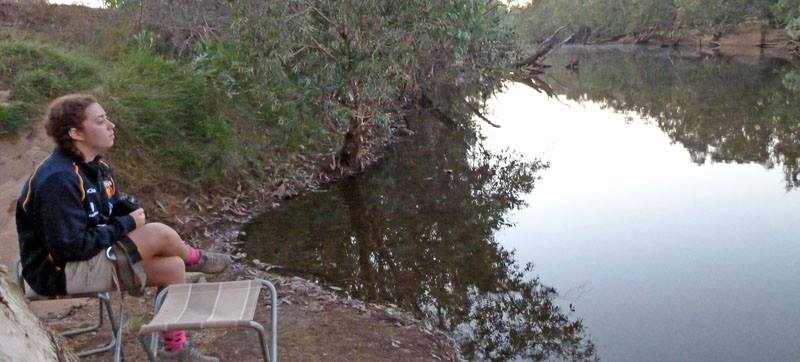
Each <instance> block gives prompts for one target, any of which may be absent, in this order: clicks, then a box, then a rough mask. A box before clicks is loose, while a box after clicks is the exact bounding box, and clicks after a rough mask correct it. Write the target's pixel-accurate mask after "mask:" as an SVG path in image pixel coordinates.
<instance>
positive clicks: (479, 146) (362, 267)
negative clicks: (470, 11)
mask: <svg viewBox="0 0 800 362" xmlns="http://www.w3.org/2000/svg"><path fill="white" fill-rule="evenodd" d="M575 59H579V60H580V62H581V67H580V72H569V71H566V70H564V69H563V67H561V65H562V64H565V63H567V62H569V61H572V60H575ZM552 62H553V63H554V68H552V71H551V72H550V75H549V77H550V78H548V79H547V80H548V82H549V83H550V84H552V85H553V86H554V88H555V89H556V91H557V93H559V94H560V96H559V99H552V98H547V97H546V96H543V95H541V94H539V93H536V92H535V91H533V90H531V89H529V88H527V87H525V86H522V85H509V87H508V89H507V90H506V91H505V92H503V93H502V94H498V95H497V96H496V97H495V98H494V99H493V100H491V102H490V104H489V115H490V118H492V119H493V120H494V121H495V122H496V123H499V124H501V125H502V128H499V129H495V128H491V127H482V130H481V134H482V135H483V136H485V140H483V141H482V142H481V141H477V140H476V139H474V138H472V137H469V135H468V134H467V135H462V134H461V133H460V132H457V131H454V130H452V129H443V128H442V127H434V126H432V125H431V124H432V122H422V123H421V124H422V125H424V126H425V127H427V128H424V129H420V132H419V133H418V137H416V138H415V139H414V140H413V141H411V142H407V143H404V144H401V145H399V146H398V147H397V149H396V151H395V153H394V154H393V155H392V156H390V157H389V158H388V159H387V160H386V162H384V163H382V164H381V165H379V166H378V167H376V168H375V169H373V170H371V171H370V172H368V173H366V174H365V175H363V176H361V177H358V178H354V179H349V180H347V181H345V182H342V183H340V184H338V185H334V186H332V187H331V188H330V189H328V190H323V191H322V192H319V193H315V194H311V195H309V196H306V197H302V198H298V199H295V200H292V201H289V202H288V203H287V204H286V205H285V206H283V207H282V208H281V209H279V210H277V211H275V212H271V213H269V214H267V215H264V217H262V218H260V219H259V220H257V221H256V222H254V223H253V224H252V225H250V226H249V228H248V234H247V237H246V238H247V239H246V241H247V244H246V245H247V247H246V249H247V251H248V254H250V255H251V256H255V257H260V258H261V259H262V260H264V259H266V260H267V261H268V262H270V263H273V264H278V265H282V266H284V269H283V270H284V271H285V272H286V273H290V274H300V275H305V276H311V277H315V278H317V279H319V280H321V281H323V282H325V283H329V284H332V285H336V286H339V287H341V288H344V289H345V290H346V292H348V293H350V294H351V295H353V296H355V297H358V298H362V299H364V300H369V301H376V302H384V303H394V304H397V305H399V306H401V307H403V308H406V309H408V310H411V311H413V312H415V313H417V314H418V315H420V316H421V317H423V318H425V319H426V320H428V321H429V322H430V323H433V324H436V325H438V326H439V327H441V328H445V329H448V330H451V331H453V333H454V335H456V337H457V338H458V340H459V341H460V342H461V343H462V346H463V349H464V351H465V354H466V355H467V356H468V357H469V358H473V359H500V360H581V359H593V358H595V357H597V358H600V359H602V360H607V361H798V360H800V338H798V337H799V336H800V332H798V330H800V310H799V309H798V305H799V304H800V237H798V235H800V233H798V230H797V225H799V224H800V192H798V190H796V188H797V187H798V186H800V181H799V180H798V175H797V172H798V161H799V160H800V107H798V101H799V100H800V98H798V97H799V96H798V95H799V94H800V93H798V91H800V76H798V75H797V74H798V72H797V70H796V69H794V68H793V67H792V66H791V65H789V64H786V63H785V62H782V61H777V60H760V61H742V60H734V59H720V58H709V59H703V58H700V57H695V56H693V55H691V54H689V55H685V54H678V53H670V52H663V51H649V52H630V51H617V50H600V51H598V50H594V51H591V52H589V51H583V50H575V51H566V52H562V53H561V54H558V55H556V56H555V57H554V58H553V59H552ZM420 127H422V126H420ZM443 155H444V157H443ZM512 251H514V252H513V253H512ZM529 263H532V265H529ZM526 265H527V267H526Z"/></svg>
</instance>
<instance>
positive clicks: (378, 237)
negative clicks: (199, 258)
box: [245, 122, 596, 360]
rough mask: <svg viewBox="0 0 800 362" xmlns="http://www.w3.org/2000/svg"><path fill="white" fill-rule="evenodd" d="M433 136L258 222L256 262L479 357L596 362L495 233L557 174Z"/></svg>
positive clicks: (427, 132) (468, 141)
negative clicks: (422, 326) (411, 319)
mask: <svg viewBox="0 0 800 362" xmlns="http://www.w3.org/2000/svg"><path fill="white" fill-rule="evenodd" d="M422 127H423V128H424V129H422V130H420V132H418V135H417V136H415V137H414V140H413V141H409V142H406V143H402V144H399V145H397V146H396V147H395V149H394V151H393V154H392V155H390V156H389V157H387V159H386V160H385V161H384V162H382V163H381V164H380V165H378V166H377V167H375V168H374V169H373V170H371V171H369V172H368V173H367V174H365V175H362V176H359V177H355V178H349V179H346V180H344V181H342V182H340V183H338V184H336V185H334V186H333V187H332V188H331V189H330V190H327V191H326V192H320V193H315V194H311V195H307V196H304V197H301V198H298V199H295V200H291V201H289V202H287V203H286V205H285V206H284V207H283V208H281V209H279V210H275V211H273V212H270V213H268V214H266V215H264V216H263V217H261V218H260V219H258V220H256V221H255V222H254V223H253V224H251V225H250V226H249V227H248V228H247V230H246V231H247V233H246V237H245V241H246V243H245V245H246V249H247V250H246V251H247V252H248V255H251V256H253V257H258V258H261V259H262V260H267V261H269V262H270V263H273V264H278V265H283V266H286V270H287V271H288V272H289V273H297V274H301V275H306V276H315V277H317V278H318V279H321V280H323V281H325V282H328V283H332V284H334V285H338V286H341V287H342V288H345V289H346V291H347V292H348V293H350V294H351V295H353V296H354V297H357V298H360V299H363V300H366V301H370V302H380V303H393V304H396V305H399V306H401V307H402V308H404V309H407V310H411V311H414V312H415V313H417V314H418V315H420V316H421V317H422V318H423V319H425V320H428V321H431V322H433V323H435V324H436V325H438V326H439V327H440V328H443V329H445V330H449V331H452V332H453V333H454V334H455V335H456V337H457V338H458V340H459V341H460V342H461V345H462V349H463V352H464V354H465V355H466V356H467V357H469V358H472V359H481V360H487V359H490V360H508V359H514V358H524V359H531V360H547V359H565V360H594V359H596V355H595V349H594V345H593V344H592V342H591V341H589V340H588V338H587V336H586V335H585V330H584V327H583V325H582V323H581V321H580V320H576V319H574V318H573V319H571V318H570V316H569V315H568V312H565V311H563V310H561V309H560V308H559V307H558V306H556V305H555V304H554V301H553V299H554V298H555V297H556V295H557V294H556V291H555V290H554V289H553V288H550V287H547V286H544V285H542V284H541V283H540V281H539V279H538V278H534V279H531V277H530V275H531V274H532V273H531V271H532V270H531V269H530V268H531V267H530V266H528V267H527V268H521V267H519V266H518V265H516V264H515V261H514V255H513V253H512V252H509V251H507V250H504V249H503V248H502V247H501V246H500V245H499V244H498V242H497V241H496V240H495V239H494V236H493V235H494V233H495V232H496V231H497V230H498V229H500V228H501V227H503V226H507V225H509V222H508V220H507V219H506V214H507V213H508V212H509V211H510V210H514V209H517V208H519V207H521V206H523V205H524V201H523V199H522V196H523V194H525V193H528V192H530V191H531V190H532V189H533V187H534V182H535V180H536V179H537V175H536V173H537V171H538V170H540V169H541V168H543V167H546V165H544V164H542V163H541V162H538V161H535V162H525V161H522V160H520V158H519V157H518V156H517V155H516V154H514V153H512V152H510V151H507V152H503V153H501V154H494V153H490V152H489V151H487V150H486V149H484V148H482V147H481V146H480V142H479V141H476V138H477V137H475V136H474V135H472V136H470V135H468V134H466V132H464V133H465V134H462V132H456V131H454V130H452V129H447V128H443V127H439V126H437V123H435V122H423V123H422Z"/></svg>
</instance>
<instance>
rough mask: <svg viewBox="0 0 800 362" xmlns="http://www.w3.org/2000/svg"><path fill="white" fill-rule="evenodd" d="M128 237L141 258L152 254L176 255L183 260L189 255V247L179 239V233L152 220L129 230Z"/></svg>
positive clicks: (152, 255) (161, 255) (145, 258)
mask: <svg viewBox="0 0 800 362" xmlns="http://www.w3.org/2000/svg"><path fill="white" fill-rule="evenodd" d="M128 237H129V238H131V240H133V243H134V244H136V248H137V249H139V254H140V255H141V256H142V259H144V260H148V259H150V258H152V257H154V256H158V257H170V256H178V257H180V258H181V259H183V260H186V257H188V256H189V252H190V249H189V247H188V246H187V245H186V244H185V243H184V242H183V240H181V237H180V235H178V233H177V232H176V231H175V230H173V229H172V228H171V227H169V226H167V225H164V224H162V223H158V222H154V223H149V224H145V225H143V226H141V227H138V228H136V229H134V230H133V231H131V232H130V233H129V234H128Z"/></svg>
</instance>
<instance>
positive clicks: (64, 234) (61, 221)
mask: <svg viewBox="0 0 800 362" xmlns="http://www.w3.org/2000/svg"><path fill="white" fill-rule="evenodd" d="M116 186H117V185H116V183H115V181H114V177H113V175H112V172H111V168H110V167H108V165H107V164H106V163H105V162H103V161H102V160H101V159H100V157H97V158H95V159H94V160H93V161H91V162H88V163H87V162H83V161H82V160H81V159H80V158H76V157H73V156H72V155H71V154H69V153H68V152H66V151H64V150H61V149H56V150H55V151H53V153H52V154H50V157H48V158H47V159H46V160H45V161H44V162H43V163H42V164H41V165H40V166H39V167H38V168H37V169H36V170H35V171H34V173H33V175H31V177H30V178H29V179H28V182H27V183H26V184H25V186H24V187H23V188H22V194H21V195H20V198H19V200H18V201H17V213H16V221H17V233H18V234H19V248H20V257H21V260H22V275H23V277H24V278H25V280H26V281H27V282H28V284H30V286H31V287H32V288H33V290H35V291H36V292H37V293H39V294H41V295H62V294H66V283H65V275H64V266H65V265H66V263H67V262H70V261H80V260H87V259H91V258H92V257H94V256H95V255H97V254H98V253H99V252H101V251H104V250H105V248H107V247H108V246H110V245H111V244H113V243H114V241H117V240H120V239H121V238H125V239H128V238H127V237H126V235H127V234H128V233H129V232H130V231H131V230H133V229H134V228H136V222H135V221H134V219H133V217H131V216H130V215H128V213H130V211H132V210H114V209H115V207H116V206H122V203H120V202H119V201H120V195H119V192H118V191H117V187H116ZM121 208H122V207H119V208H118V209H121ZM129 240H130V239H128V241H129Z"/></svg>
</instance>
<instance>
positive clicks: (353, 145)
mask: <svg viewBox="0 0 800 362" xmlns="http://www.w3.org/2000/svg"><path fill="white" fill-rule="evenodd" d="M361 128H362V126H361V122H360V121H359V120H358V119H357V118H356V117H355V116H351V118H350V129H348V130H347V133H345V135H344V142H343V144H342V149H341V150H340V151H339V166H340V167H342V168H350V169H353V168H357V167H358V168H359V169H360V167H361V162H360V153H361V143H362V138H363V137H362V135H361V133H362V130H361Z"/></svg>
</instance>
